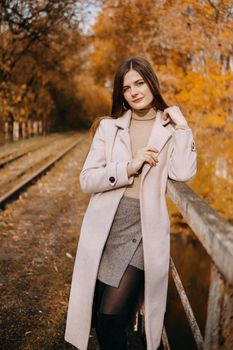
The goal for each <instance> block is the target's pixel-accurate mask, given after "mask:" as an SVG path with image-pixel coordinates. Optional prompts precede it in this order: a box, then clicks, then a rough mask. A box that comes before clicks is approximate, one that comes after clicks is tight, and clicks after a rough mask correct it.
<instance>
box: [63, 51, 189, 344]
mask: <svg viewBox="0 0 233 350" xmlns="http://www.w3.org/2000/svg"><path fill="white" fill-rule="evenodd" d="M95 129H96V131H95V133H94V137H93V141H92V143H91V146H90V149H89V151H88V155H87V157H86V159H85V162H84V166H83V169H82V171H81V173H80V184H81V189H82V191H83V192H84V193H90V194H91V198H90V202H89V205H88V207H87V210H86V213H85V216H84V219H83V223H82V228H81V234H80V238H79V244H78V249H77V255H76V261H75V266H74V272H73V278H72V285H71V292H70V300H69V306H68V316H67V324H66V334H65V339H66V340H67V341H68V342H69V343H71V344H73V345H75V346H76V347H77V348H79V349H80V350H86V349H87V347H88V338H89V333H90V328H91V326H92V325H93V324H95V327H96V334H97V338H98V341H99V343H100V348H101V349H102V350H114V349H117V350H123V349H124V350H125V349H127V337H126V326H127V325H128V324H129V321H130V319H131V317H132V315H134V314H135V311H136V310H143V311H144V318H145V336H146V342H147V350H155V349H158V347H159V344H160V341H161V335H162V329H163V320H164V313H165V311H166V298H167V285H168V272H169V257H170V235H169V233H170V221H169V217H168V212H167V207H166V200H165V192H166V183H167V178H168V177H169V178H171V179H173V180H176V181H187V180H190V179H191V178H192V177H193V176H194V175H195V173H196V152H195V143H194V140H193V135H192V130H191V129H190V127H189V126H188V123H187V121H186V119H185V117H184V116H183V114H182V113H181V111H180V109H179V107H177V106H172V107H168V105H167V104H166V103H165V102H164V99H163V98H162V96H161V93H160V87H159V82H158V79H157V77H156V75H155V73H154V71H153V69H152V67H151V65H150V63H149V62H148V61H147V60H145V59H144V58H142V57H132V58H129V59H127V60H125V61H123V62H122V63H121V64H120V65H119V67H118V69H117V72H116V75H115V81H114V88H113V101H112V113H111V116H110V117H103V118H101V120H100V121H99V124H98V125H97V126H96V128H95Z"/></svg>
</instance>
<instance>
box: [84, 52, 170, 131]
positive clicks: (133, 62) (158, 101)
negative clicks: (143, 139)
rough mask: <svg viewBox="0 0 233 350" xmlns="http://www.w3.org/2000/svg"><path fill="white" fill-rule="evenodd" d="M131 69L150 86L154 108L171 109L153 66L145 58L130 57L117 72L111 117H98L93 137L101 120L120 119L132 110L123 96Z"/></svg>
mask: <svg viewBox="0 0 233 350" xmlns="http://www.w3.org/2000/svg"><path fill="white" fill-rule="evenodd" d="M131 69H134V70H136V71H137V72H138V73H139V74H140V75H141V76H142V77H143V79H144V80H145V82H146V83H147V85H148V86H149V88H150V90H151V93H152V94H153V96H154V100H153V107H155V108H156V109H159V110H161V111H163V110H164V109H165V108H167V107H169V106H168V105H167V103H166V102H165V101H164V99H163V97H162V95H161V92H160V85H159V80H158V78H157V76H156V74H155V72H154V70H153V68H152V66H151V64H150V63H149V62H148V61H147V60H146V59H145V58H143V57H140V56H133V57H129V58H127V59H126V60H124V61H122V62H121V63H120V65H119V66H118V68H117V70H116V74H115V78H114V86H113V92H112V111H111V116H110V117H98V118H96V119H95V120H94V122H93V124H92V126H91V129H90V130H91V133H92V136H94V134H95V131H96V129H97V128H98V126H99V123H100V121H101V119H104V118H114V119H116V118H119V117H121V116H122V115H123V114H124V112H125V111H126V110H128V109H130V108H131V107H130V105H129V104H128V103H127V101H126V100H125V98H124V94H123V82H124V77H125V75H126V73H127V72H128V71H129V70H131Z"/></svg>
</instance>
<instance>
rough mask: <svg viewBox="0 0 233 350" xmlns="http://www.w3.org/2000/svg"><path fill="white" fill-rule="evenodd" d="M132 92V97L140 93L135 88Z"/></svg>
mask: <svg viewBox="0 0 233 350" xmlns="http://www.w3.org/2000/svg"><path fill="white" fill-rule="evenodd" d="M130 91H131V96H135V95H137V93H138V91H137V88H135V87H133V88H131V90H130Z"/></svg>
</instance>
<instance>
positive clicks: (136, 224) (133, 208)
mask: <svg viewBox="0 0 233 350" xmlns="http://www.w3.org/2000/svg"><path fill="white" fill-rule="evenodd" d="M128 265H132V266H135V267H137V268H139V269H141V270H144V259H143V245H142V233H141V216H140V199H139V198H132V197H127V196H123V197H122V198H121V200H120V203H119V205H118V208H117V211H116V214H115V217H114V220H113V223H112V226H111V229H110V232H109V235H108V238H107V241H106V243H105V246H104V249H103V253H102V257H101V260H100V264H99V270H98V275H97V278H98V280H100V281H101V282H103V283H106V284H108V285H110V286H112V287H118V286H119V284H120V281H121V278H122V276H123V274H124V272H125V270H126V268H127V266H128Z"/></svg>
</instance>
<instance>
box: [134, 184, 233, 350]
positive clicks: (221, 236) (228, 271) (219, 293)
mask: <svg viewBox="0 0 233 350" xmlns="http://www.w3.org/2000/svg"><path fill="white" fill-rule="evenodd" d="M167 194H168V196H169V197H170V198H171V200H172V201H173V203H174V204H175V205H176V207H177V208H178V209H179V210H180V212H181V214H182V216H183V217H184V219H185V220H186V222H187V224H188V225H189V226H190V228H191V229H192V231H193V233H194V234H195V236H196V237H197V239H198V240H199V241H200V242H201V244H202V246H203V247H204V249H205V250H206V252H207V253H208V255H209V257H210V258H211V275H210V286H209V296H208V306H207V318H206V323H205V337H203V335H202V334H201V331H200V328H199V326H198V324H197V321H196V318H195V316H194V313H193V310H192V307H191V305H190V303H189V300H188V297H187V294H186V292H185V290H184V287H183V285H182V282H181V279H180V277H179V274H178V272H177V270H176V267H175V264H174V262H173V259H172V257H170V271H171V275H172V278H173V280H174V283H175V286H176V289H177V291H178V293H179V296H180V299H181V302H182V305H183V308H184V311H185V314H186V317H187V320H188V322H189V325H190V328H191V330H192V334H193V337H194V340H195V342H196V346H197V349H203V350H221V349H224V350H232V349H233V226H232V225H231V224H230V223H228V222H227V221H226V220H224V219H223V218H222V217H221V216H220V215H219V214H218V213H217V212H215V211H214V210H213V209H212V208H211V207H210V206H209V205H208V204H207V203H206V202H205V201H204V200H203V199H201V198H200V197H199V196H198V195H197V194H196V193H195V192H194V191H193V190H192V189H191V188H190V187H188V186H187V184H185V183H182V182H176V181H172V180H168V185H167ZM141 323H142V324H143V323H144V322H141ZM162 342H163V347H164V349H165V350H169V349H170V345H169V341H168V337H167V332H166V329H165V327H164V328H163V334H162ZM171 350H172V349H171Z"/></svg>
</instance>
